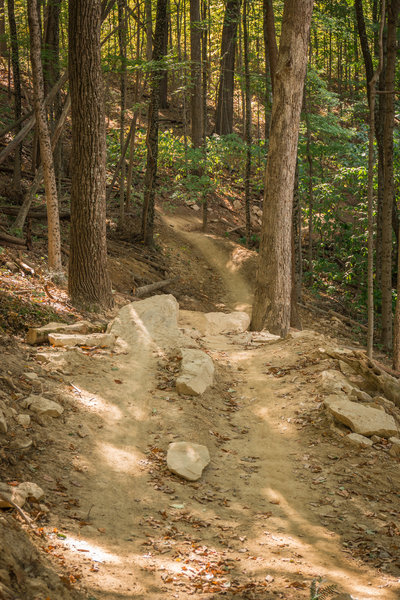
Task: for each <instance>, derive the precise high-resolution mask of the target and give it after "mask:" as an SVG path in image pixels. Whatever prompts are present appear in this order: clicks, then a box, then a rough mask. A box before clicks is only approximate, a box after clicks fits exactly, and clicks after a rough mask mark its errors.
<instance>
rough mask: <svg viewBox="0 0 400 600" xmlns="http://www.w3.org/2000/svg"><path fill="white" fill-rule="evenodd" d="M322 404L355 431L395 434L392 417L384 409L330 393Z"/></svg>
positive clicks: (381, 434) (368, 434) (385, 434)
mask: <svg viewBox="0 0 400 600" xmlns="http://www.w3.org/2000/svg"><path fill="white" fill-rule="evenodd" d="M324 404H325V406H326V407H327V409H328V410H329V412H330V413H331V414H332V415H333V416H334V417H335V419H336V420H337V421H339V422H340V423H343V424H344V425H347V426H348V427H350V429H351V430H352V431H354V432H355V433H360V434H361V435H365V436H371V435H379V436H381V437H385V438H388V437H391V436H393V435H396V434H397V426H396V422H395V420H394V418H393V417H392V416H391V415H388V414H386V413H385V412H384V411H381V410H377V409H376V408H370V407H369V406H364V405H363V404H358V403H357V402H351V401H350V400H347V398H345V397H343V396H337V395H336V396H335V395H331V396H328V397H327V398H325V400H324Z"/></svg>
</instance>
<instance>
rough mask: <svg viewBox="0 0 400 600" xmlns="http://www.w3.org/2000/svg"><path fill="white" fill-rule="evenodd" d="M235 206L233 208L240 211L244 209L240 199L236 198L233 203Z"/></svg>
mask: <svg viewBox="0 0 400 600" xmlns="http://www.w3.org/2000/svg"><path fill="white" fill-rule="evenodd" d="M232 206H233V210H236V211H239V210H241V209H242V203H241V202H240V200H234V201H233V203H232Z"/></svg>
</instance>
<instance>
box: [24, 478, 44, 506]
mask: <svg viewBox="0 0 400 600" xmlns="http://www.w3.org/2000/svg"><path fill="white" fill-rule="evenodd" d="M18 491H19V492H22V493H23V494H25V497H26V498H27V499H29V500H35V501H36V502H39V500H43V498H44V491H43V490H42V488H41V487H39V486H38V485H37V484H36V483H33V482H31V481H25V482H24V483H20V484H19V486H18Z"/></svg>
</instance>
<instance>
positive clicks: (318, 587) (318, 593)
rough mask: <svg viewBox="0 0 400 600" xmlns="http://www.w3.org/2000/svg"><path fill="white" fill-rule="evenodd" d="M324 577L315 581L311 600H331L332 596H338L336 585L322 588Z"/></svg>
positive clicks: (312, 583)
mask: <svg viewBox="0 0 400 600" xmlns="http://www.w3.org/2000/svg"><path fill="white" fill-rule="evenodd" d="M322 583H323V579H322V577H317V578H316V579H313V580H312V582H311V585H310V600H330V599H331V598H332V596H334V595H335V594H337V587H336V585H335V584H333V585H326V586H324V587H323V586H322Z"/></svg>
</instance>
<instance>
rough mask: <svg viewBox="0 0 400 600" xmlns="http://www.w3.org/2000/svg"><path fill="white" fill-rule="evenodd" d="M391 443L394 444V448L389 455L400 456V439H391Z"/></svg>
mask: <svg viewBox="0 0 400 600" xmlns="http://www.w3.org/2000/svg"><path fill="white" fill-rule="evenodd" d="M389 442H390V443H391V444H392V447H391V448H390V450H389V454H390V455H391V456H396V457H397V456H400V438H398V437H391V438H389Z"/></svg>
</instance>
